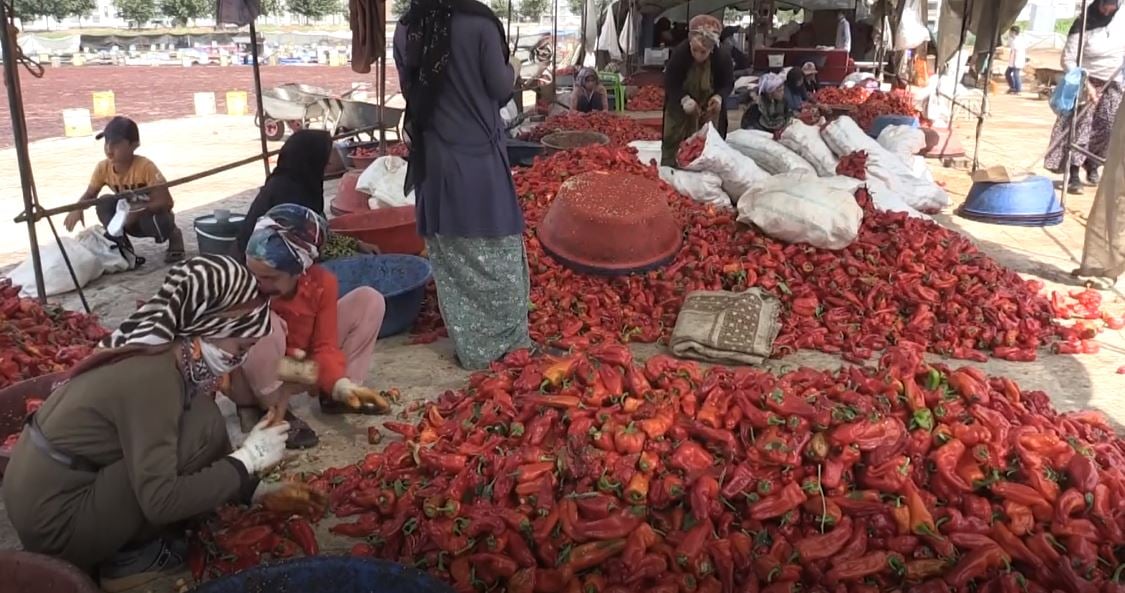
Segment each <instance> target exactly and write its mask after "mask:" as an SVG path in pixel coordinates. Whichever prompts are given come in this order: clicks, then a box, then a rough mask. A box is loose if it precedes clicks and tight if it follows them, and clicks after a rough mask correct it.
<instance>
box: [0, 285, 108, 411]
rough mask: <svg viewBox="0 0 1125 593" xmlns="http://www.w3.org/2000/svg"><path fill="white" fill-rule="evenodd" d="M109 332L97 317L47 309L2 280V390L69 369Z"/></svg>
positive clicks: (0, 313) (0, 364)
mask: <svg viewBox="0 0 1125 593" xmlns="http://www.w3.org/2000/svg"><path fill="white" fill-rule="evenodd" d="M108 334H109V332H107V331H106V330H105V328H103V327H102V326H101V325H99V324H98V320H97V318H96V317H93V316H90V315H84V314H81V313H75V312H73V311H67V310H65V309H62V308H57V307H52V308H46V309H45V308H43V306H42V305H40V304H39V302H38V301H36V300H34V299H26V298H20V287H18V286H13V285H12V281H11V280H9V279H7V278H4V279H0V389H2V388H4V387H7V386H9V385H11V384H13V383H18V382H20V381H23V380H25V379H31V378H34V377H38V376H40V375H46V374H49V373H56V372H59V371H65V370H67V369H69V368H70V367H71V366H73V365H74V364H75V363H76V362H78V361H80V360H82V359H83V358H86V355H88V354H90V352H91V351H92V350H93V349H94V346H96V345H97V343H98V342H99V341H100V340H101V339H102V338H104V337H105V336H106V335H108Z"/></svg>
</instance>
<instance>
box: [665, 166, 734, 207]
mask: <svg viewBox="0 0 1125 593" xmlns="http://www.w3.org/2000/svg"><path fill="white" fill-rule="evenodd" d="M660 178H661V179H663V180H664V182H665V183H667V184H668V185H671V186H672V187H674V188H676V191H678V192H680V193H681V194H684V195H685V196H687V197H689V198H691V199H692V200H694V201H696V202H699V203H701V204H710V205H712V206H715V207H716V208H726V209H728V210H729V209H731V208H733V207H734V205H733V204H732V203H731V199H730V196H728V195H727V192H725V191H723V180H722V179H719V176H718V175H715V174H714V173H706V172H701V171H678V170H676V169H673V168H672V167H660Z"/></svg>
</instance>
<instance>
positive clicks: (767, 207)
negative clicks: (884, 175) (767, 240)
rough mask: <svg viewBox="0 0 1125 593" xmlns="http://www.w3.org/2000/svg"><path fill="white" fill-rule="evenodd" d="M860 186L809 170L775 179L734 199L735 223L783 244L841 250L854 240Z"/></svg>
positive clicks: (860, 212) (854, 181)
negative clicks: (749, 226)
mask: <svg viewBox="0 0 1125 593" xmlns="http://www.w3.org/2000/svg"><path fill="white" fill-rule="evenodd" d="M860 185H861V182H860V181H859V180H858V179H852V178H851V177H836V176H834V177H819V176H817V175H816V174H815V173H813V172H811V171H794V172H792V173H786V174H784V175H775V176H774V177H770V178H769V179H766V180H764V181H761V182H759V183H757V184H756V185H755V186H754V187H753V188H751V189H750V191H748V192H746V193H745V194H744V195H743V196H742V197H741V198H739V200H738V221H739V222H743V223H746V224H754V225H755V226H757V227H758V228H759V229H761V230H762V232H763V233H765V234H767V235H769V236H771V237H773V238H774V239H778V240H781V241H785V242H788V243H808V244H809V245H812V246H814V247H820V248H821V249H843V248H845V247H847V246H848V245H851V244H852V242H854V241H855V239H856V237H857V236H858V235H859V226H860V223H862V222H863V209H862V208H860V207H859V204H858V203H856V201H855V192H856V190H857V189H859V186H860Z"/></svg>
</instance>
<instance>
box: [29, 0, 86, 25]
mask: <svg viewBox="0 0 1125 593" xmlns="http://www.w3.org/2000/svg"><path fill="white" fill-rule="evenodd" d="M14 4H15V5H14V9H15V12H16V15H17V16H19V17H20V18H23V19H26V20H34V19H38V18H42V17H51V18H54V19H56V20H60V21H61V20H62V19H65V18H67V17H71V16H78V17H81V16H85V15H87V14H90V13H91V12H93V11H94V8H95V7H96V6H95V4H94V0H15V3H14Z"/></svg>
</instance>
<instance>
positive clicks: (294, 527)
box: [187, 507, 320, 581]
mask: <svg viewBox="0 0 1125 593" xmlns="http://www.w3.org/2000/svg"><path fill="white" fill-rule="evenodd" d="M319 553H320V544H319V543H318V542H317V539H316V532H315V531H314V530H313V527H312V524H311V523H310V522H309V519H307V518H304V517H300V516H295V515H288V514H284V513H278V512H273V511H268V510H265V509H261V508H258V509H255V510H253V511H250V512H244V511H242V510H241V509H239V508H237V507H225V508H223V509H221V510H220V511H219V513H218V515H217V516H215V517H213V518H211V520H210V521H208V522H207V523H206V524H204V525H203V526H201V527H200V528H199V530H198V531H197V532H196V536H195V537H193V538H191V540H190V541H189V548H188V555H187V564H188V568H189V569H190V570H191V574H192V576H193V577H194V578H195V580H196V581H202V580H204V579H206V578H215V577H219V576H223V575H228V574H233V573H236V572H239V571H241V570H246V569H247V568H251V567H253V566H257V565H258V564H260V563H261V562H262V561H264V560H281V559H285V558H292V557H294V556H297V555H298V554H304V555H305V556H315V555H317V554H319Z"/></svg>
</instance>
